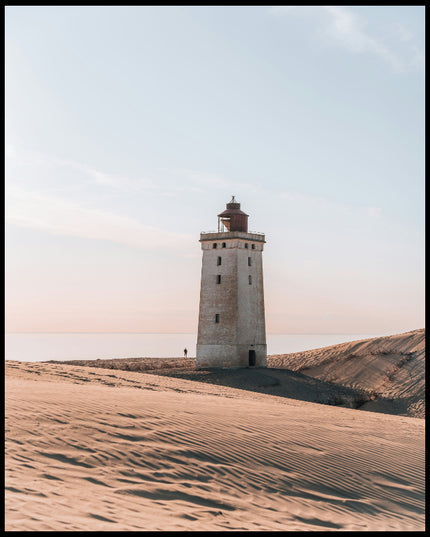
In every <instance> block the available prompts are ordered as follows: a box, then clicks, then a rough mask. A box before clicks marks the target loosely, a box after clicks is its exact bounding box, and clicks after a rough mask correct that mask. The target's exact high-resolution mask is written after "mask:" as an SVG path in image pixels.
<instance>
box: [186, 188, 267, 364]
mask: <svg viewBox="0 0 430 537" xmlns="http://www.w3.org/2000/svg"><path fill="white" fill-rule="evenodd" d="M200 242H201V245H202V250H203V259H202V277H201V288H200V311H199V329H198V336H197V353H196V368H197V369H201V368H205V367H253V366H257V367H266V366H267V346H266V326H265V319H264V293H263V260H262V254H263V247H264V244H265V242H266V241H265V237H264V235H263V234H262V233H248V215H247V214H245V213H244V212H243V211H241V210H240V203H237V202H236V201H235V199H234V196H233V198H232V200H231V201H230V203H227V206H226V210H225V211H223V212H222V213H220V214H219V215H218V232H217V233H216V232H203V233H201V234H200Z"/></svg>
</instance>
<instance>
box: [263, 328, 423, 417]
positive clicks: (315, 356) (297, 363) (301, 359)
mask: <svg viewBox="0 0 430 537" xmlns="http://www.w3.org/2000/svg"><path fill="white" fill-rule="evenodd" d="M268 363H269V365H270V367H274V368H279V367H280V368H286V369H289V370H292V371H295V372H301V373H303V374H305V375H306V376H307V377H312V378H314V379H318V380H321V381H326V382H329V383H332V384H335V385H338V386H343V387H346V388H350V389H353V390H358V391H364V392H365V393H367V394H368V395H370V398H368V400H367V401H366V402H364V404H363V405H362V406H361V407H360V408H361V410H369V411H375V412H387V413H391V414H398V415H407V416H413V417H419V418H424V417H425V330H424V328H420V329H418V330H412V331H410V332H405V333H404V334H396V335H393V336H385V337H379V338H372V339H365V340H360V341H351V342H348V343H341V344H340V345H332V346H330V347H324V348H322V349H312V350H308V351H304V352H297V353H291V354H278V355H272V356H270V357H269V358H268Z"/></svg>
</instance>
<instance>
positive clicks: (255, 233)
mask: <svg viewBox="0 0 430 537" xmlns="http://www.w3.org/2000/svg"><path fill="white" fill-rule="evenodd" d="M211 233H251V235H264V233H261V231H201V232H200V234H201V235H209V234H211Z"/></svg>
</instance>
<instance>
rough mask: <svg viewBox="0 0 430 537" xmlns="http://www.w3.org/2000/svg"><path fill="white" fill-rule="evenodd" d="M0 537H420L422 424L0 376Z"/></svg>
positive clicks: (46, 367)
mask: <svg viewBox="0 0 430 537" xmlns="http://www.w3.org/2000/svg"><path fill="white" fill-rule="evenodd" d="M5 388H6V530H8V531H43V530H48V531H49V530H51V531H52V530H56V531H60V530H63V531H131V530H144V531H145V530H146V531H149V530H152V531H168V530H182V531H210V530H224V531H225V530H263V531H270V530H275V531H281V530H284V531H309V530H313V531H315V530H316V531H339V530H350V531H351V530H358V531H386V530H393V531H413V530H416V531H423V530H424V420H422V419H417V418H411V417H406V416H394V415H389V414H380V413H376V412H375V413H372V412H362V411H360V410H354V409H348V408H339V407H333V406H325V405H321V404H315V403H311V402H305V401H298V400H293V399H288V398H285V397H276V396H271V395H267V394H262V393H253V392H251V391H245V390H240V389H236V388H231V387H226V386H219V385H218V386H217V385H211V384H205V383H201V382H194V381H190V380H184V379H179V378H170V377H166V376H159V375H149V374H145V373H138V372H133V371H120V370H107V369H101V368H100V369H98V368H90V367H78V366H71V365H65V364H52V363H24V362H6V383H5Z"/></svg>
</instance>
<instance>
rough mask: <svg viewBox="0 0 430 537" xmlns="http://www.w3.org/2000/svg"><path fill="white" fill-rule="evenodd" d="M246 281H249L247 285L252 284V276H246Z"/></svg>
mask: <svg viewBox="0 0 430 537" xmlns="http://www.w3.org/2000/svg"><path fill="white" fill-rule="evenodd" d="M248 283H249V285H251V284H252V276H251V275H249V276H248Z"/></svg>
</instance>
